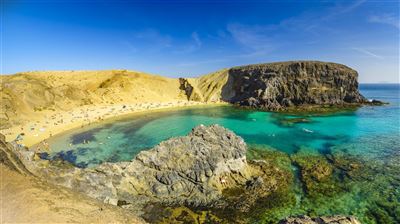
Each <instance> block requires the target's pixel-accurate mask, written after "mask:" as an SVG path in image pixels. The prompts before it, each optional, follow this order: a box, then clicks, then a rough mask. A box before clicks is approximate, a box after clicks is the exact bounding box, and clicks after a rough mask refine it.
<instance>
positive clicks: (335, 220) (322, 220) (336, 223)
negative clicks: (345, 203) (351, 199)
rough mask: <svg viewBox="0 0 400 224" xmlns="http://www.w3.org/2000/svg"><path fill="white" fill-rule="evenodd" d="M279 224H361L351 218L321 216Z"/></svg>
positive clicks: (302, 217) (289, 220)
mask: <svg viewBox="0 0 400 224" xmlns="http://www.w3.org/2000/svg"><path fill="white" fill-rule="evenodd" d="M279 224H361V223H360V222H359V221H358V220H357V219H356V218H355V217H353V216H341V215H337V216H322V217H318V218H310V217H308V216H300V217H289V218H286V219H284V220H282V221H280V222H279Z"/></svg>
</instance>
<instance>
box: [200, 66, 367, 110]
mask: <svg viewBox="0 0 400 224" xmlns="http://www.w3.org/2000/svg"><path fill="white" fill-rule="evenodd" d="M226 76H227V78H226V79H225V80H226V82H225V83H224V85H222V86H221V91H220V100H222V101H226V102H230V103H235V104H239V105H242V106H250V107H255V108H260V109H265V110H283V109H287V108H290V107H298V106H304V105H347V104H362V103H365V102H366V99H365V98H364V97H363V96H362V95H361V94H360V93H359V91H358V82H357V77H358V74H357V72H356V71H355V70H353V69H351V68H349V67H347V66H345V65H341V64H336V63H328V62H319V61H291V62H278V63H267V64H256V65H248V66H239V67H233V68H231V69H229V70H228V72H227V73H226ZM200 79H201V78H200ZM207 81H208V79H206V80H201V81H200V82H199V83H200V84H198V85H201V84H202V83H205V82H207ZM203 92H207V91H203Z"/></svg>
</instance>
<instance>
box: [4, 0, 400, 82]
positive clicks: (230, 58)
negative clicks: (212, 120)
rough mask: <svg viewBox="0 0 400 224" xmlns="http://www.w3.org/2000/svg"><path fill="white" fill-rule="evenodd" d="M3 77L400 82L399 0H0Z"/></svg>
mask: <svg viewBox="0 0 400 224" xmlns="http://www.w3.org/2000/svg"><path fill="white" fill-rule="evenodd" d="M1 2H2V12H1V15H2V32H1V35H2V52H1V53H2V71H1V73H2V74H12V73H16V72H22V71H32V70H101V69H131V70H138V71H145V72H149V73H156V74H160V75H165V76H170V77H179V76H196V75H200V74H205V73H208V72H212V71H215V70H218V69H221V68H226V67H231V66H234V65H243V64H251V63H260V62H273V61H286V60H299V59H301V60H322V61H332V62H338V63H343V64H346V65H348V66H350V67H352V68H354V69H356V70H358V71H359V73H360V81H361V82H399V32H400V26H399V1H397V0H395V1H385V0H383V1H363V0H360V1H350V0H345V1H313V0H307V1H297V0H293V1H289V0H287V1H278V0H275V1H261V0H257V1H239V0H233V1H228V0H226V1H223V0H219V1H211V0H205V1H200V0H197V1H183V0H174V1H162V0H148V1H145V0H144V1H140V0H131V1H129V0H114V1H112V0H105V1H94V0H71V1H67V0H60V1H56V0H53V1H50V0H25V1H18V0H11V1H10V0H1Z"/></svg>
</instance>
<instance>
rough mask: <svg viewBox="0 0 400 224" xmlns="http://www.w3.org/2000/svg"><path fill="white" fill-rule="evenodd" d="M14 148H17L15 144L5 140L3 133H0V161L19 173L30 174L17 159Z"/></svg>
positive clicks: (16, 151)
mask: <svg viewBox="0 0 400 224" xmlns="http://www.w3.org/2000/svg"><path fill="white" fill-rule="evenodd" d="M16 149H19V147H18V145H17V144H15V143H10V142H6V140H5V137H4V135H2V134H0V163H2V164H4V165H6V166H7V167H8V168H10V169H11V170H14V171H17V172H18V173H20V174H24V175H30V174H31V173H30V172H29V171H28V169H26V167H25V165H24V164H23V163H22V162H21V160H20V159H19V156H18V150H16Z"/></svg>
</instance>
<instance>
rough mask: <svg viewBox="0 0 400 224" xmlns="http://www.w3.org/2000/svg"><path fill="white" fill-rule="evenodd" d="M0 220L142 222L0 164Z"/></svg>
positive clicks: (110, 206)
mask: <svg viewBox="0 0 400 224" xmlns="http://www.w3.org/2000/svg"><path fill="white" fill-rule="evenodd" d="M0 172H1V185H0V191H1V210H0V219H1V220H0V223H67V222H68V223H143V221H142V220H141V219H140V218H137V217H135V216H134V215H133V214H131V213H130V212H129V211H127V210H124V209H122V208H119V207H117V206H112V205H106V204H103V203H101V202H98V201H95V200H94V199H91V198H88V197H86V196H84V195H81V194H78V193H75V192H73V191H71V190H68V189H66V188H62V187H57V186H54V185H50V184H47V183H44V182H41V181H39V180H37V179H35V178H32V177H27V176H23V175H21V174H19V173H17V172H15V171H11V170H9V169H8V168H7V167H5V166H4V165H3V164H0Z"/></svg>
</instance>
